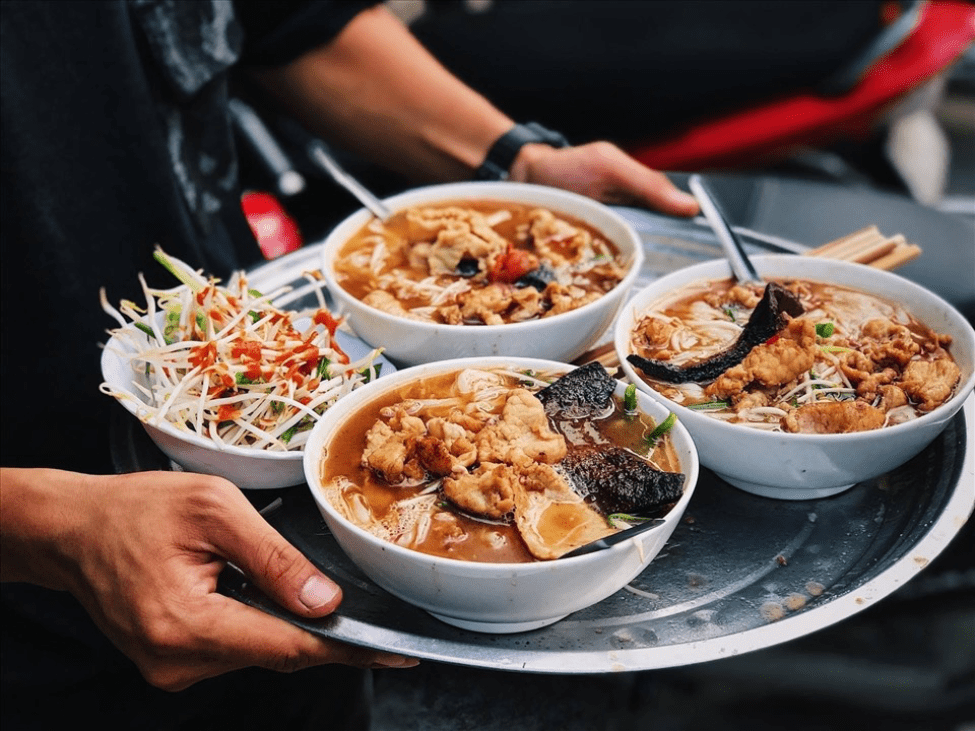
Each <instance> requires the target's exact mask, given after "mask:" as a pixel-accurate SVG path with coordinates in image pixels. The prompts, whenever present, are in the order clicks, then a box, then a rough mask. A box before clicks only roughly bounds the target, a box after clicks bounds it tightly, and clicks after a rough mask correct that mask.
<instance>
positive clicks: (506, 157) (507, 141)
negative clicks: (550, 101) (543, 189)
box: [474, 122, 569, 180]
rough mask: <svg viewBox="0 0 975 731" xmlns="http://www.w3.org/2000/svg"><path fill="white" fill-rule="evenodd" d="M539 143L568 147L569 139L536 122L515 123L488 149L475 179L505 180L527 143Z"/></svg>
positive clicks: (475, 174)
mask: <svg viewBox="0 0 975 731" xmlns="http://www.w3.org/2000/svg"><path fill="white" fill-rule="evenodd" d="M530 143H541V144H543V145H549V146H550V147H568V146H569V141H568V140H567V139H566V138H565V137H563V136H562V135H561V134H559V133H558V132H553V131H552V130H550V129H546V128H545V127H543V126H542V125H540V124H538V123H537V122H528V123H527V124H516V125H515V126H514V127H512V128H511V129H510V130H508V131H507V132H505V133H504V134H503V135H501V136H500V137H499V138H498V139H497V140H496V141H495V143H494V144H493V145H491V149H490V150H488V154H487V157H486V158H484V162H483V163H482V164H481V167H479V168H478V169H477V170H476V171H475V173H474V178H475V179H476V180H506V179H507V177H508V170H509V168H511V163H513V162H514V161H515V158H516V157H518V152H519V151H520V150H521V148H522V147H524V146H525V145H527V144H530Z"/></svg>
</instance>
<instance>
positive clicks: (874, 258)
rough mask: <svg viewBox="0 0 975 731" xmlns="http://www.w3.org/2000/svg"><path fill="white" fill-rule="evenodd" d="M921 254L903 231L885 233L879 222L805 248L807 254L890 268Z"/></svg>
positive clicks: (919, 248) (918, 248)
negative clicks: (892, 234)
mask: <svg viewBox="0 0 975 731" xmlns="http://www.w3.org/2000/svg"><path fill="white" fill-rule="evenodd" d="M920 255H921V247H920V246H918V245H917V244H911V243H908V241H907V240H906V239H905V238H904V236H903V234H896V235H895V236H884V235H883V234H882V233H880V231H879V229H878V228H877V227H876V226H867V227H866V228H863V229H860V230H859V231H854V232H853V233H851V234H848V235H846V236H842V237H840V238H838V239H836V240H835V241H830V242H829V243H827V244H823V245H822V246H820V247H819V248H816V249H811V250H809V251H807V252H805V256H824V257H828V258H830V259H840V260H842V261H852V262H856V263H858V264H866V265H868V266H872V267H876V268H877V269H885V270H887V271H890V270H891V269H896V268H897V267H899V266H902V265H904V264H906V263H907V262H909V261H912V260H914V259H916V258H917V257H919V256H920Z"/></svg>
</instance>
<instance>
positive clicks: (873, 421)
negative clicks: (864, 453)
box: [782, 401, 884, 434]
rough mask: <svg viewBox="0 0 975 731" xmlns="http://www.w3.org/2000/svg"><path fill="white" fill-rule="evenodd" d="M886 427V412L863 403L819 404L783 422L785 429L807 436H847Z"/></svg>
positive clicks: (807, 407) (809, 406) (792, 412)
mask: <svg viewBox="0 0 975 731" xmlns="http://www.w3.org/2000/svg"><path fill="white" fill-rule="evenodd" d="M883 425H884V412H883V411H882V410H880V409H878V408H875V407H873V406H871V405H870V404H867V403H864V402H863V401H819V402H817V403H813V404H806V405H804V406H801V407H799V408H798V409H796V410H795V411H790V412H789V414H788V415H787V416H786V417H785V418H783V419H782V428H783V429H785V430H786V431H788V432H793V433H796V432H801V433H804V434H847V433H849V432H857V431H870V430H871V429H879V428H880V427H882V426H883Z"/></svg>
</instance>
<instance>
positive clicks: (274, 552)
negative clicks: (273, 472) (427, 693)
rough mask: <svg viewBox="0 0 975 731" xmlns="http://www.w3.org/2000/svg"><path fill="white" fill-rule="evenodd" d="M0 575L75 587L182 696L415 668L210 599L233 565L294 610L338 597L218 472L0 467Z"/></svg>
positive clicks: (151, 671)
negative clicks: (261, 673) (336, 673)
mask: <svg viewBox="0 0 975 731" xmlns="http://www.w3.org/2000/svg"><path fill="white" fill-rule="evenodd" d="M3 472H4V474H3V493H4V494H3V507H4V513H5V515H4V517H3V548H4V564H5V566H4V579H5V580H11V579H13V580H32V581H34V583H39V584H42V585H45V586H48V587H49V588H54V589H67V590H69V591H70V592H71V593H72V594H73V595H74V596H75V597H76V598H77V599H78V600H79V601H80V602H81V604H82V605H83V606H84V607H85V609H86V610H87V611H88V612H89V614H90V615H91V616H92V618H93V619H94V621H95V623H96V624H97V625H98V626H99V628H100V629H101V630H102V631H103V632H105V634H106V635H107V636H108V637H109V638H110V639H111V640H112V641H113V642H114V643H115V645H116V646H117V647H118V648H119V649H120V650H122V652H124V653H125V654H126V655H127V656H128V657H129V658H131V659H132V660H133V661H134V662H135V664H136V665H137V666H138V668H139V670H140V672H141V673H142V674H143V676H144V677H145V678H146V680H147V681H148V682H150V683H151V684H152V685H155V686H157V687H160V688H163V689H166V690H180V689H183V688H186V687H188V686H190V685H192V684H193V683H195V682H197V681H199V680H203V679H205V678H209V677H214V676H216V675H220V674H222V673H225V672H228V671H231V670H235V669H239V668H244V667H251V666H258V667H263V668H269V669H272V670H278V671H283V672H291V671H295V670H299V669H302V668H306V667H310V666H313V665H321V664H327V663H339V664H344V665H352V666H357V667H408V666H412V665H415V664H416V662H415V661H414V660H410V659H407V658H403V657H400V656H398V655H394V654H391V653H383V652H375V651H372V650H367V649H363V648H358V647H353V646H351V645H346V644H343V643H340V642H335V641H330V640H327V639H324V638H321V637H318V636H316V635H312V634H311V633H308V632H305V631H304V630H302V629H299V628H298V627H295V626H293V625H291V624H289V623H288V622H285V621H283V620H280V619H277V618H275V617H272V616H270V615H268V614H265V613H264V612H261V611H260V610H258V609H255V608H253V607H248V606H246V605H244V604H242V603H240V602H237V601H235V600H234V599H231V598H229V597H226V596H223V595H221V594H218V593H217V592H216V587H217V577H218V576H219V574H220V572H221V570H222V569H223V568H224V566H225V564H226V562H227V561H229V562H231V563H233V564H234V565H235V566H237V567H239V568H240V569H241V570H242V571H243V572H244V573H245V574H246V575H247V576H248V578H249V579H250V580H251V581H253V582H254V583H255V584H256V585H258V586H259V587H260V588H261V589H262V590H263V591H264V592H266V593H267V594H268V595H269V596H271V597H273V598H274V599H275V600H276V601H277V602H278V603H280V604H281V605H282V606H283V607H285V608H286V609H288V610H290V611H292V612H294V613H295V614H297V615H299V616H302V617H308V618H314V617H322V616H325V615H327V614H329V613H330V612H332V611H333V610H334V609H335V608H336V607H337V606H338V604H339V602H340V601H341V598H342V597H341V590H340V589H339V587H338V586H337V585H335V584H334V583H333V582H331V581H330V580H329V579H328V578H327V577H325V576H324V575H322V574H321V573H320V572H319V571H318V570H317V569H316V568H315V567H314V566H313V565H312V564H311V563H310V562H309V561H308V560H307V559H306V558H305V557H304V556H302V554H301V553H300V552H299V551H298V550H297V549H295V548H294V547H293V546H291V545H290V544H289V543H288V542H287V541H285V540H284V538H283V537H282V536H281V535H280V534H278V533H277V532H276V531H275V530H274V529H273V528H271V526H270V525H268V524H267V523H266V522H265V521H264V520H263V518H261V516H260V515H259V514H258V513H257V511H256V510H255V509H254V508H253V506H251V504H250V503H249V502H248V501H247V500H246V498H245V497H244V496H243V495H242V494H241V492H240V491H239V490H238V489H237V488H236V487H235V486H234V485H232V484H231V483H230V482H227V481H226V480H223V479H221V478H217V477H208V476H202V475H194V474H187V473H168V472H144V473H136V474H131V475H114V476H107V477H102V476H99V477H95V476H88V475H79V474H76V473H71V472H60V471H56V470H4V471H3Z"/></svg>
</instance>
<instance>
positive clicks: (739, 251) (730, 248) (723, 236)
mask: <svg viewBox="0 0 975 731" xmlns="http://www.w3.org/2000/svg"><path fill="white" fill-rule="evenodd" d="M687 184H688V186H689V187H690V189H691V192H692V193H693V194H694V197H695V198H697V202H698V203H700V205H701V212H702V213H703V214H704V217H705V218H706V219H707V220H708V223H709V224H710V225H711V229H712V230H713V231H714V235H715V236H717V237H718V241H720V242H721V246H722V248H724V252H725V256H727V257H728V263H729V264H731V271H732V272H733V273H734V275H735V279H737V280H738V281H739V282H741V283H742V284H745V283H748V282H757V283H759V284H760V283H761V282H762V278H761V277H760V276H759V275H758V272H757V271H756V270H755V266H754V265H753V264H752V263H751V261H750V260H749V259H748V255H747V254H746V253H745V247H744V246H743V245H742V243H741V239H739V238H738V235H737V234H736V233H735V232H734V231H733V230H732V228H731V226H729V225H728V220H727V219H726V218H725V216H724V214H723V213H721V209H720V208H719V207H718V204H717V202H716V201H715V200H714V196H712V195H711V193H710V192H709V191H708V188H707V186H706V185H705V184H704V179H703V178H701V176H700V175H692V176H691V177H690V179H689V180H688V181H687Z"/></svg>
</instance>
